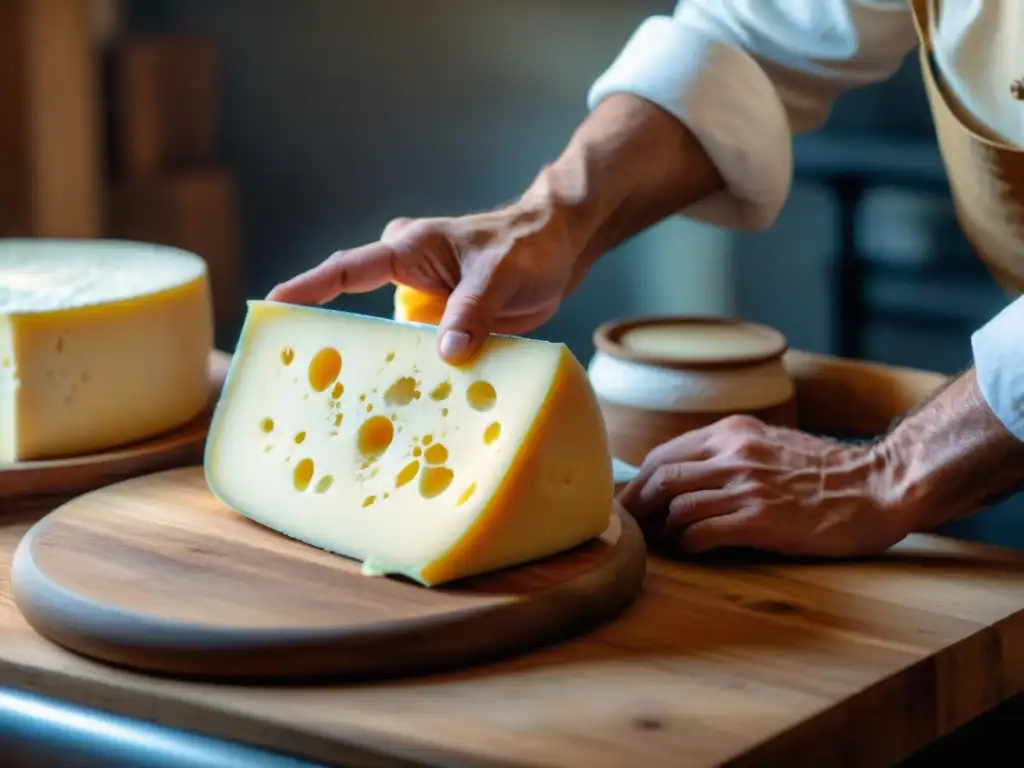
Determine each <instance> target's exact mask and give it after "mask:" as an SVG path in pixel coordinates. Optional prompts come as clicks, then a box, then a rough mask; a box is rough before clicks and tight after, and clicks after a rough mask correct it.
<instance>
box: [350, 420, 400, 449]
mask: <svg viewBox="0 0 1024 768" xmlns="http://www.w3.org/2000/svg"><path fill="white" fill-rule="evenodd" d="M394 438H395V427H394V425H393V424H392V423H391V419H389V418H388V417H387V416H373V417H371V418H369V419H367V420H366V421H364V422H363V423H362V425H361V426H360V427H359V436H358V442H359V452H360V453H361V454H363V456H365V457H366V458H368V459H369V458H375V457H377V456H380V455H381V454H382V453H384V451H386V450H387V449H388V447H389V446H390V445H391V441H392V440H394Z"/></svg>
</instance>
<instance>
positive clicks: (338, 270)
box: [267, 242, 395, 305]
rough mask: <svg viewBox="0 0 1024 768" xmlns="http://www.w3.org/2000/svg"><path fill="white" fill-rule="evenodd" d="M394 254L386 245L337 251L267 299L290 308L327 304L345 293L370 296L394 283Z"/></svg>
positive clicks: (374, 244)
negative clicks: (384, 286) (300, 305)
mask: <svg viewBox="0 0 1024 768" xmlns="http://www.w3.org/2000/svg"><path fill="white" fill-rule="evenodd" d="M394 273H395V252H394V250H393V249H392V248H391V246H389V245H385V244H384V243H380V242H377V243H370V244H368V245H363V246H360V247H359V248H353V249H352V250H350V251H338V252H337V253H334V254H331V256H329V257H328V258H327V259H325V260H324V261H322V262H320V263H319V264H317V265H316V266H315V267H313V268H312V269H309V270H306V271H305V272H303V273H302V274H299V275H296V276H295V277H293V278H292V279H291V280H288V281H286V282H284V283H281V284H280V285H278V286H276V287H275V288H274V289H273V290H272V291H271V292H270V293H269V294H267V299H269V300H270V301H283V302H287V303H289V304H310V305H312V304H326V303H327V302H328V301H330V300H331V299H333V298H335V297H337V296H338V295H339V294H342V293H368V292H369V291H374V290H376V289H378V288H380V287H381V286H383V285H387V284H388V283H390V282H391V280H392V278H393V277H394Z"/></svg>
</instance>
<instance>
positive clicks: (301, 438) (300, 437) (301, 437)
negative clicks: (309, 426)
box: [295, 432, 306, 445]
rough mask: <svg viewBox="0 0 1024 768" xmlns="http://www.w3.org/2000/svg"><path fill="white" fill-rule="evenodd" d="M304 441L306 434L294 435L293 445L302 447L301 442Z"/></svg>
mask: <svg viewBox="0 0 1024 768" xmlns="http://www.w3.org/2000/svg"><path fill="white" fill-rule="evenodd" d="M305 439H306V433H305V432H299V433H298V434H296V435H295V444H296V445H302V443H303V441H304V440H305Z"/></svg>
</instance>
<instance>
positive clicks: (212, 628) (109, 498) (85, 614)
mask: <svg viewBox="0 0 1024 768" xmlns="http://www.w3.org/2000/svg"><path fill="white" fill-rule="evenodd" d="M609 504H614V505H615V514H614V516H613V519H612V524H611V526H609V528H608V530H607V531H606V532H605V534H604V535H603V536H602V537H601V538H600V539H595V540H592V541H591V542H588V543H586V544H583V545H581V546H579V547H577V548H576V549H574V550H572V551H569V552H566V553H563V554H561V555H558V556H555V557H551V558H548V559H546V560H543V561H538V562H536V563H532V564H528V565H524V566H521V567H518V568H514V569H508V570H505V571H501V572H495V573H491V574H487V575H483V576H479V577H474V578H471V579H466V580H463V581H461V582H458V583H452V584H450V585H444V586H441V587H434V588H426V587H423V586H420V585H417V584H414V583H412V582H409V581H406V580H402V579H397V578H378V577H369V576H363V575H362V574H361V572H360V564H359V563H357V562H355V561H353V560H350V559H347V558H344V557H341V556H338V555H334V554H330V553H327V552H324V551H322V550H319V549H316V548H315V547H311V546H308V545H306V544H303V543H300V542H297V541H294V540H292V539H289V538H287V537H285V536H282V535H280V534H278V533H276V532H274V531H272V530H270V529H268V528H265V527H263V526H260V525H258V524H256V523H254V522H252V521H250V520H249V519H248V518H245V517H243V516H242V515H240V514H238V513H236V512H234V511H233V510H232V509H230V508H228V507H226V506H225V505H223V504H222V503H220V502H219V501H218V500H217V499H216V498H215V497H214V496H213V494H212V493H210V491H209V489H208V488H207V485H206V482H205V479H204V475H203V470H202V468H201V467H185V468H180V469H174V470H169V471H166V472H160V473H157V474H152V475H147V476H145V477H139V478H135V479H132V480H126V481H123V482H120V483H117V484H116V485H112V486H108V487H106V488H103V489H100V490H96V491H93V492H91V493H88V494H86V495H84V496H81V497H79V498H77V499H74V500H72V501H70V502H68V503H67V504H65V505H63V506H62V507H60V508H58V509H56V510H54V511H53V512H51V513H50V514H49V515H48V516H46V517H45V518H43V519H42V520H40V521H39V522H38V523H37V524H36V525H35V526H34V527H33V528H32V529H30V530H29V532H28V533H27V534H26V535H25V537H24V538H23V539H22V541H21V542H20V543H19V545H18V548H17V551H16V552H15V555H14V561H13V563H12V566H11V589H12V592H13V594H14V599H15V602H16V604H17V606H18V608H19V609H20V610H21V612H22V614H23V615H24V617H25V619H26V620H27V621H28V623H29V624H30V625H31V626H32V627H33V628H34V629H35V630H36V631H37V632H39V633H40V634H41V635H43V636H44V637H48V638H49V639H50V640H52V641H54V642H56V643H58V644H60V645H62V646H64V647H66V648H68V649H70V650H73V651H75V652H78V653H80V654H83V655H86V656H91V657H93V658H96V659H99V660H102V661H105V662H108V663H111V664H115V665H119V666H125V667H129V668H134V669H139V670H143V671H148V672H151V673H156V674H164V675H172V676H179V677H200V678H208V679H215V678H220V679H236V680H242V679H245V680H249V681H257V680H261V679H274V680H278V681H280V680H282V679H295V678H303V677H308V676H315V677H316V678H317V679H321V680H322V679H323V678H324V677H328V676H329V677H341V678H347V679H366V678H371V677H387V676H394V675H407V674H420V673H429V672H436V671H440V670H442V669H451V668H453V667H460V666H465V665H467V664H470V663H474V662H479V661H484V660H487V659H490V658H496V657H498V656H500V655H503V654H510V653H515V652H517V651H523V650H527V649H528V648H530V647H534V646H537V645H540V644H542V643H545V642H549V641H554V640H557V639H559V638H560V637H564V636H567V635H569V634H572V633H573V632H576V631H579V630H582V629H583V628H584V627H586V626H588V625H593V624H595V623H598V622H600V621H604V620H608V619H610V618H611V617H613V616H615V615H616V614H617V613H619V612H620V611H622V610H623V609H625V608H626V607H627V606H628V605H629V604H630V603H631V602H632V601H633V599H634V598H635V597H636V595H637V594H638V592H639V590H640V587H641V585H642V583H643V580H644V575H645V566H646V548H645V545H644V540H643V536H642V534H641V532H640V529H639V527H638V526H637V524H636V523H635V522H634V521H633V519H632V518H631V517H629V516H628V515H627V514H626V513H625V512H624V511H622V510H621V508H619V507H618V505H617V504H615V502H614V501H612V500H611V499H609Z"/></svg>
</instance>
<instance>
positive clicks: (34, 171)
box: [0, 0, 102, 237]
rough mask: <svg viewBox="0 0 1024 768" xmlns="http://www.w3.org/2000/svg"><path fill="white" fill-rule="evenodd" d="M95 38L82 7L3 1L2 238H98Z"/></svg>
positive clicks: (73, 2) (77, 2)
mask: <svg viewBox="0 0 1024 768" xmlns="http://www.w3.org/2000/svg"><path fill="white" fill-rule="evenodd" d="M93 32H94V29H93V17H92V13H91V8H90V5H89V3H88V2H86V0H3V2H0V168H2V169H3V172H2V173H0V235H3V236H35V237H96V236H98V235H99V234H100V227H101V220H102V175H101V168H102V164H101V160H100V155H101V140H100V112H99V78H98V54H97V51H96V47H95V44H94V35H93Z"/></svg>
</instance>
